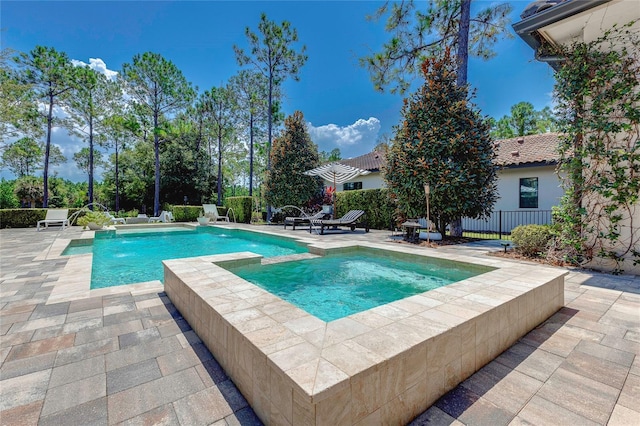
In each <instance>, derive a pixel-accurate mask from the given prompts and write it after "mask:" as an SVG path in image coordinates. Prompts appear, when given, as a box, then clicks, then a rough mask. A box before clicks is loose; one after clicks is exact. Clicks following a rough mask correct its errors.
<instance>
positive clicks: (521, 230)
mask: <svg viewBox="0 0 640 426" xmlns="http://www.w3.org/2000/svg"><path fill="white" fill-rule="evenodd" d="M552 238H553V234H552V233H551V227H549V226H547V225H521V226H517V227H515V228H514V229H513V231H511V239H512V241H513V243H514V244H515V246H516V247H515V249H516V251H517V252H518V253H520V254H522V255H524V256H530V257H542V256H543V254H544V253H545V252H546V250H547V248H548V246H549V243H550V241H551V239H552Z"/></svg>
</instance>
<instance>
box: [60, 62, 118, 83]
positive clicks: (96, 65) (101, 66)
mask: <svg viewBox="0 0 640 426" xmlns="http://www.w3.org/2000/svg"><path fill="white" fill-rule="evenodd" d="M71 63H72V64H73V65H75V66H76V67H80V66H83V67H86V66H87V65H88V66H89V68H91V69H93V70H96V71H98V72H101V73H102V74H104V75H105V76H107V78H109V80H113V79H115V78H116V77H117V76H118V72H117V71H113V70H110V69H108V68H107V64H105V63H104V61H103V60H102V59H100V58H89V63H88V64H87V63H86V62H82V61H79V60H77V59H72V60H71Z"/></svg>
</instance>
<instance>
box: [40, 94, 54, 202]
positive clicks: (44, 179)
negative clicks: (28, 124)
mask: <svg viewBox="0 0 640 426" xmlns="http://www.w3.org/2000/svg"><path fill="white" fill-rule="evenodd" d="M52 123H53V94H52V93H49V113H48V114H47V144H46V146H45V149H44V170H43V173H42V183H43V185H44V188H43V192H42V207H44V208H45V209H46V208H48V207H49V154H50V153H51V127H53V126H52Z"/></svg>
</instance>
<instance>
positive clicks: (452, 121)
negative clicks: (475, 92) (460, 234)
mask: <svg viewBox="0 0 640 426" xmlns="http://www.w3.org/2000/svg"><path fill="white" fill-rule="evenodd" d="M456 69H457V67H456V64H455V61H454V60H453V59H452V58H451V56H450V54H449V51H448V50H447V51H446V52H445V54H444V56H443V58H442V59H441V60H439V59H427V60H426V61H425V62H424V63H423V64H422V73H423V75H424V78H425V83H424V85H423V86H422V87H421V88H420V89H418V91H417V92H416V93H414V94H413V95H411V96H410V97H409V98H408V99H405V104H404V107H403V109H402V117H403V122H402V123H401V125H400V126H398V128H397V129H396V136H395V139H394V140H393V143H392V145H391V148H390V150H389V154H388V159H387V161H388V162H387V166H386V168H385V171H384V177H385V180H386V183H387V186H388V188H389V191H390V194H391V196H392V197H393V198H394V199H396V201H397V205H398V208H399V210H400V212H401V213H403V214H404V215H405V217H424V216H426V200H425V194H424V184H429V185H430V188H431V195H430V207H431V208H430V218H429V219H430V220H431V221H432V222H434V223H436V225H437V226H438V229H439V230H440V232H441V233H442V234H443V235H444V231H445V227H446V225H447V224H448V223H449V222H450V221H451V220H452V219H454V218H456V217H470V218H481V217H485V216H488V215H489V214H490V213H491V211H492V209H493V204H494V203H495V201H496V191H497V190H496V167H495V166H494V164H493V161H492V160H493V158H494V155H495V154H494V151H493V143H492V140H491V137H490V135H489V130H490V127H489V123H488V121H487V120H485V119H484V118H483V117H482V116H481V115H480V113H479V110H478V109H477V108H476V107H475V106H474V105H473V104H472V103H471V102H470V98H469V95H468V89H467V86H458V85H457V84H456V78H457V75H456Z"/></svg>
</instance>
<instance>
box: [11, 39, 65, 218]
mask: <svg viewBox="0 0 640 426" xmlns="http://www.w3.org/2000/svg"><path fill="white" fill-rule="evenodd" d="M14 60H15V61H16V63H17V64H18V67H19V68H20V73H19V76H20V81H22V82H23V83H25V84H28V85H30V86H31V87H32V88H33V90H34V92H35V98H36V99H38V100H39V101H41V102H44V103H45V105H46V108H47V111H46V123H47V131H46V137H47V139H46V143H45V153H44V167H43V185H44V190H43V196H42V206H43V207H44V208H47V207H48V206H49V156H50V154H51V133H52V130H53V127H54V125H55V122H56V119H55V117H54V116H53V107H54V106H55V105H56V104H59V103H60V102H61V101H62V100H63V99H64V97H65V96H66V95H67V94H68V92H69V91H70V90H71V89H72V88H73V80H72V79H71V73H72V71H73V65H71V62H70V61H69V58H68V57H67V55H66V54H65V53H63V52H58V51H57V50H56V49H54V48H53V47H44V46H36V47H35V49H33V50H32V51H31V52H30V53H29V54H26V53H21V54H19V55H18V56H16V57H15V58H14Z"/></svg>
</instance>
